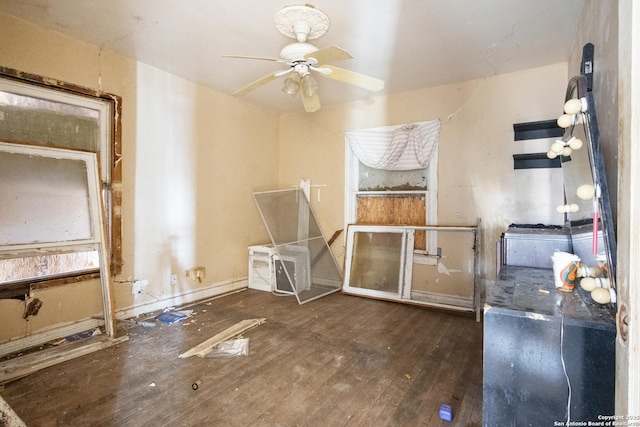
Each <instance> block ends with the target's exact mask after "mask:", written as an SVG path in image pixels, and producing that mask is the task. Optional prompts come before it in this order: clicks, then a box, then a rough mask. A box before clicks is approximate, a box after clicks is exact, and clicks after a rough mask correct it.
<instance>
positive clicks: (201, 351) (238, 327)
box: [178, 318, 267, 358]
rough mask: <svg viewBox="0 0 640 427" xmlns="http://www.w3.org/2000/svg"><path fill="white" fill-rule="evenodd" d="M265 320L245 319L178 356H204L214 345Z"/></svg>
mask: <svg viewBox="0 0 640 427" xmlns="http://www.w3.org/2000/svg"><path fill="white" fill-rule="evenodd" d="M266 320H267V319H265V318H259V319H245V320H243V321H241V322H238V323H236V324H235V325H233V326H231V327H229V328H227V329H225V330H224V331H222V332H220V333H219V334H216V335H214V336H213V337H211V338H209V339H208V340H206V341H204V342H202V343H200V344H198V345H197V346H195V347H193V348H191V349H189V350H187V351H185V352H184V353H182V354H181V355H180V356H178V357H180V358H185V357H191V356H199V357H205V356H206V355H207V354H209V353H210V352H211V351H212V350H213V348H214V347H216V346H217V345H218V344H220V343H221V342H223V341H227V340H229V339H231V338H233V337H236V336H238V335H240V334H241V333H243V332H245V331H248V330H249V329H252V328H254V327H256V326H258V325H262V324H263V323H264V322H266Z"/></svg>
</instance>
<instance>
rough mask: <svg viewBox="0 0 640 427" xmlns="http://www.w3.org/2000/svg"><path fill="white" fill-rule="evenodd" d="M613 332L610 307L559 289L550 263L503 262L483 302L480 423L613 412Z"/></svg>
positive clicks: (528, 422)
mask: <svg viewBox="0 0 640 427" xmlns="http://www.w3.org/2000/svg"><path fill="white" fill-rule="evenodd" d="M615 336H616V328H615V308H614V307H613V306H612V305H600V304H596V303H594V302H593V301H592V300H591V297H590V296H589V295H588V294H587V293H585V292H584V291H583V290H582V289H580V288H579V286H577V287H576V289H575V290H574V291H573V292H570V293H564V292H560V291H557V290H556V289H555V287H554V282H553V272H552V270H550V269H540V268H529V267H515V266H502V269H501V271H500V273H499V275H498V280H497V281H496V284H495V285H494V286H493V288H492V289H491V292H490V294H489V296H488V297H487V301H486V304H485V308H484V350H483V351H484V370H483V425H485V426H500V427H505V426H518V427H520V426H543V425H544V426H554V425H567V421H571V422H585V423H588V422H589V421H592V422H598V421H602V416H606V415H613V414H614V393H615V391H614V384H615ZM576 425H580V424H576ZM585 425H587V424H585Z"/></svg>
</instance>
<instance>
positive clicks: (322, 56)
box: [304, 46, 353, 65]
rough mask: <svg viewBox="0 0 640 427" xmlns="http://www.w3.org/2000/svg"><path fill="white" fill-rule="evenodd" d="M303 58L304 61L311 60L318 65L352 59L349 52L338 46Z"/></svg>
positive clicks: (317, 51)
mask: <svg viewBox="0 0 640 427" xmlns="http://www.w3.org/2000/svg"><path fill="white" fill-rule="evenodd" d="M304 57H305V59H309V58H313V59H315V60H316V61H318V64H320V65H323V64H328V63H329V62H336V61H343V60H345V59H351V58H353V56H351V54H349V52H347V51H346V50H344V49H342V48H341V47H338V46H329V47H324V48H322V49H318V50H316V51H315V52H311V53H308V54H306V55H305V56H304Z"/></svg>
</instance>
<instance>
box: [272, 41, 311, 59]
mask: <svg viewBox="0 0 640 427" xmlns="http://www.w3.org/2000/svg"><path fill="white" fill-rule="evenodd" d="M316 50H318V48H317V47H315V46H314V45H312V44H311V43H299V42H296V43H289V44H288V45H286V46H285V47H283V48H282V50H281V51H280V58H282V60H284V61H286V62H306V61H307V59H306V58H305V55H308V54H310V53H312V52H315V51H316Z"/></svg>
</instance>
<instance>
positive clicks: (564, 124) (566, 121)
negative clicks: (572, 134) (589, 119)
mask: <svg viewBox="0 0 640 427" xmlns="http://www.w3.org/2000/svg"><path fill="white" fill-rule="evenodd" d="M557 123H558V126H560V127H561V128H563V129H566V128H568V127H569V126H571V125H572V124H573V116H571V115H569V114H563V115H561V116H560V117H558V121H557Z"/></svg>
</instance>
